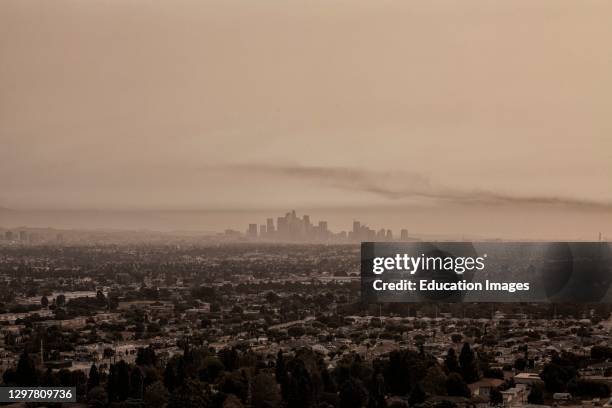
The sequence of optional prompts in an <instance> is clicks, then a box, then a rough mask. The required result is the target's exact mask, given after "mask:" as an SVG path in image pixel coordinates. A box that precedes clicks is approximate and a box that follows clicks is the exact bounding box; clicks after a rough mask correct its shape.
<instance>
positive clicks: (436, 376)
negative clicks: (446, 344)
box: [422, 364, 447, 395]
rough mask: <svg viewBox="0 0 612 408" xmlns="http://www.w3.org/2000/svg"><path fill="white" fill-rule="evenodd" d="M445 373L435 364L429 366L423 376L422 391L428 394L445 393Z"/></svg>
mask: <svg viewBox="0 0 612 408" xmlns="http://www.w3.org/2000/svg"><path fill="white" fill-rule="evenodd" d="M446 380H447V378H446V374H444V371H442V369H441V368H440V367H439V366H438V365H437V364H436V365H432V366H431V367H429V369H428V370H427V374H426V375H425V378H423V381H422V386H423V391H425V392H426V393H428V394H430V395H446Z"/></svg>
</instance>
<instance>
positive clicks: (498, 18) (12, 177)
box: [0, 0, 612, 220]
mask: <svg viewBox="0 0 612 408" xmlns="http://www.w3.org/2000/svg"><path fill="white" fill-rule="evenodd" d="M611 16H612V2H610V1H608V0H599V1H593V0H580V1H578V0H571V1H566V0H537V1H534V0H512V1H510V0H506V1H490V0H482V1H475V0H467V1H461V2H458V1H455V0H447V1H441V0H438V1H436V0H433V1H432V0H410V1H403V0H402V1H400V0H397V1H387V0H382V1H381V0H377V1H373V0H369V1H362V0H347V1H329V0H324V1H323V0H307V1H305V0H299V1H298V0H284V1H269V0H258V1H246V0H242V1H236V0H219V1H202V0H197V1H196V0H194V1H153V0H142V1H134V0H114V1H99V0H98V1H85V0H53V1H47V0H40V1H35V0H33V1H22V0H3V1H2V2H0V53H1V54H0V61H1V62H0V175H1V176H0V206H4V207H9V208H17V209H28V208H30V209H31V208H44V209H49V208H55V209H65V208H78V209H91V208H96V209H141V208H149V209H211V208H212V209H228V208H230V209H234V208H235V209H246V210H252V209H266V208H290V207H293V206H297V207H300V208H308V207H312V208H317V207H342V206H347V205H350V206H363V207H377V206H380V207H381V208H382V207H384V206H389V205H392V206H402V205H415V204H416V205H424V206H430V205H435V206H440V205H446V204H449V205H450V204H452V205H454V204H461V205H463V204H465V203H467V204H468V205H483V206H490V205H497V204H500V203H501V204H507V205H510V206H512V208H514V209H516V208H518V207H521V206H529V205H531V204H530V203H536V204H537V205H544V206H547V205H551V206H555V207H556V208H558V207H559V206H564V205H569V206H570V207H572V208H573V209H574V210H576V209H578V210H579V209H580V208H585V209H587V210H588V211H599V212H602V214H608V218H607V219H608V220H610V217H609V214H610V213H611V211H612V204H610V203H611V202H612V75H611V73H612V42H611V41H610V39H612V24H610V21H611V20H610V18H611Z"/></svg>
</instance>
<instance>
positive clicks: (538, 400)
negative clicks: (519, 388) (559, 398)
mask: <svg viewBox="0 0 612 408" xmlns="http://www.w3.org/2000/svg"><path fill="white" fill-rule="evenodd" d="M527 402H528V403H529V404H536V405H544V393H543V392H542V387H540V386H539V385H534V386H533V388H531V392H530V393H529V395H528V396H527Z"/></svg>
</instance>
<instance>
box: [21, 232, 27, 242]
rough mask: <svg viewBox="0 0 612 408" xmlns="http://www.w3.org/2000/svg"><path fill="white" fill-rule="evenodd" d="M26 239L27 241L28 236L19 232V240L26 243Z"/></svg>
mask: <svg viewBox="0 0 612 408" xmlns="http://www.w3.org/2000/svg"><path fill="white" fill-rule="evenodd" d="M27 239H28V234H27V233H26V232H25V231H19V240H20V241H27Z"/></svg>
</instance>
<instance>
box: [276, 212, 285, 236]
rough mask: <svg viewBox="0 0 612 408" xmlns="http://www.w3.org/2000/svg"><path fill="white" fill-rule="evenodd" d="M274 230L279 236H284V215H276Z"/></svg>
mask: <svg viewBox="0 0 612 408" xmlns="http://www.w3.org/2000/svg"><path fill="white" fill-rule="evenodd" d="M276 232H278V235H279V237H280V238H284V236H285V235H286V234H287V218H286V217H278V218H277V219H276Z"/></svg>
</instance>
